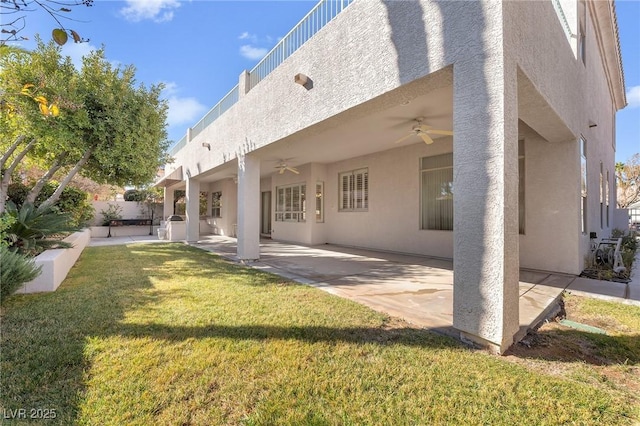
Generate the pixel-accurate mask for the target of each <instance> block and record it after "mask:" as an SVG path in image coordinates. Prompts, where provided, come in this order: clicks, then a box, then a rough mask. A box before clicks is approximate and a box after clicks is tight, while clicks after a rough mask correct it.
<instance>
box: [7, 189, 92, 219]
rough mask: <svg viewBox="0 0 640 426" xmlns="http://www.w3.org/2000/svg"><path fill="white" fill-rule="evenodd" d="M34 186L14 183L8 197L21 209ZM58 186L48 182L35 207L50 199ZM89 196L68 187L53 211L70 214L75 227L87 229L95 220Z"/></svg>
mask: <svg viewBox="0 0 640 426" xmlns="http://www.w3.org/2000/svg"><path fill="white" fill-rule="evenodd" d="M32 186H33V185H31V186H28V185H25V184H23V183H21V182H14V183H12V184H11V185H9V189H8V191H7V195H8V197H9V200H10V201H12V202H13V203H14V204H15V205H16V206H18V207H20V206H22V204H24V202H25V200H26V199H27V195H28V194H29V191H30V190H31V188H32ZM57 188H58V185H57V184H56V183H53V182H48V183H47V184H45V186H44V187H43V188H42V191H40V194H39V195H38V197H37V198H36V200H35V203H34V205H35V206H36V207H38V206H39V205H40V204H41V203H42V202H43V201H45V200H46V199H47V198H49V197H50V196H51V195H52V194H53V193H54V192H55V190H56V189H57ZM88 197H89V196H88V194H87V193H86V192H85V191H82V190H80V189H78V188H74V187H73V186H67V187H65V188H64V190H63V191H62V194H61V195H60V199H59V200H58V201H57V202H56V203H55V204H54V206H53V209H54V210H57V211H59V212H60V213H68V214H69V216H70V219H71V222H72V224H73V225H74V226H77V227H79V228H82V227H85V226H87V225H88V224H89V222H90V221H91V220H92V219H93V216H94V210H93V206H92V205H91V203H90V202H89V198H88Z"/></svg>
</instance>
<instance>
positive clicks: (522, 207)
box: [518, 140, 526, 234]
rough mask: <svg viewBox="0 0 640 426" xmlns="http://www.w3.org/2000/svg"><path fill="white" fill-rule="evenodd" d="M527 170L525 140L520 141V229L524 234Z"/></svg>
mask: <svg viewBox="0 0 640 426" xmlns="http://www.w3.org/2000/svg"><path fill="white" fill-rule="evenodd" d="M524 177H525V170H524V140H519V141H518V230H519V232H520V234H524V225H525V223H524V222H525V217H526V216H525V196H524V184H525V180H524Z"/></svg>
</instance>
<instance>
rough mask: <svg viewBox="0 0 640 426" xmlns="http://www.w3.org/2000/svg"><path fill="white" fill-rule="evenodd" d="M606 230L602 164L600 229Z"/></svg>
mask: <svg viewBox="0 0 640 426" xmlns="http://www.w3.org/2000/svg"><path fill="white" fill-rule="evenodd" d="M602 228H604V168H603V166H602V161H601V162H600V229H602Z"/></svg>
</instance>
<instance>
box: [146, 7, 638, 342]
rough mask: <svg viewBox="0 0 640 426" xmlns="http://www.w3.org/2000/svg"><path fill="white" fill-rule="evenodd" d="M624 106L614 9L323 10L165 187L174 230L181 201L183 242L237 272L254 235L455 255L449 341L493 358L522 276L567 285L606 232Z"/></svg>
mask: <svg viewBox="0 0 640 426" xmlns="http://www.w3.org/2000/svg"><path fill="white" fill-rule="evenodd" d="M625 105H626V99H625V87H624V77H623V72H622V64H621V56H620V49H619V42H618V30H617V24H616V15H615V8H614V4H613V3H612V2H610V1H590V0H586V1H582V0H580V1H577V0H548V1H505V2H501V1H495V0H490V1H471V2H456V1H432V0H422V1H383V0H327V1H321V2H320V3H318V5H317V6H316V7H315V8H314V9H313V10H312V11H311V12H310V14H309V15H307V17H306V18H305V19H303V21H301V23H300V24H299V25H298V26H297V27H296V28H294V29H293V30H292V31H291V32H290V33H289V34H288V35H287V36H286V37H284V38H283V39H282V41H281V42H280V43H279V44H278V45H277V46H276V47H275V48H274V49H273V51H272V52H271V53H269V54H268V55H267V57H266V58H265V59H264V60H263V61H262V62H261V63H259V64H258V65H257V66H256V68H254V69H253V70H251V71H250V72H247V71H245V72H243V73H242V74H241V75H240V78H239V83H238V85H237V86H236V87H234V88H233V89H232V90H231V91H230V92H229V94H228V95H227V96H226V97H225V98H224V99H223V100H221V101H220V103H219V104H218V105H216V106H215V107H214V108H213V109H212V110H211V111H210V112H209V113H208V114H207V115H206V116H205V117H204V118H203V119H202V120H201V121H200V122H198V123H197V124H195V125H194V126H193V127H192V128H190V129H189V131H188V132H187V135H186V136H185V137H184V138H183V139H182V140H181V141H179V142H178V143H177V144H176V145H175V146H174V148H173V149H172V151H171V154H172V155H173V157H174V158H175V161H174V162H173V163H171V164H168V165H167V166H166V173H165V175H164V177H162V178H161V179H159V180H158V182H157V183H156V185H157V186H162V187H164V188H165V195H166V197H165V203H166V204H165V212H164V213H165V216H169V215H171V214H173V213H174V212H173V211H172V209H173V199H174V191H175V190H176V189H182V190H186V194H187V205H186V221H185V222H183V224H181V226H183V227H184V229H185V231H184V236H181V237H174V239H175V238H183V239H186V240H188V241H197V240H198V239H199V238H200V234H201V233H203V234H204V233H215V234H220V235H231V236H237V239H238V256H239V258H241V259H246V260H252V259H258V258H259V257H260V245H259V242H260V238H261V237H269V238H272V239H274V240H279V241H287V242H297V243H301V244H305V245H315V244H324V243H332V244H340V245H345V246H354V247H363V248H369V249H377V250H386V251H393V252H401V253H411V254H419V255H424V256H434V257H442V258H452V259H453V261H454V307H453V316H454V318H453V326H454V328H455V329H457V330H459V331H460V336H461V337H462V338H464V339H469V340H472V341H475V342H479V343H481V344H485V345H489V346H493V347H496V348H498V349H499V350H500V349H504V348H507V347H508V346H510V345H511V344H512V342H513V337H514V335H515V333H516V332H517V330H518V294H517V293H518V273H519V268H521V267H522V268H531V269H535V270H543V271H553V272H561V273H568V274H578V273H579V272H580V271H581V270H582V269H583V266H584V262H585V257H586V256H587V254H588V253H589V248H590V237H593V234H592V233H596V234H597V236H598V238H600V237H606V236H608V235H609V232H610V230H611V228H612V223H611V222H612V219H611V216H612V215H613V213H612V209H614V206H615V204H616V203H615V190H614V153H615V113H616V111H617V110H619V109H621V108H623V107H624V106H625ZM201 192H206V193H207V194H208V197H209V203H208V204H209V207H208V210H207V212H206V214H205V215H204V216H203V217H202V218H201V217H200V212H199V210H198V208H199V194H200V193H201ZM201 219H202V220H201ZM176 226H177V225H176ZM174 235H179V234H178V233H177V232H176V233H174Z"/></svg>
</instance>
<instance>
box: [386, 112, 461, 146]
mask: <svg viewBox="0 0 640 426" xmlns="http://www.w3.org/2000/svg"><path fill="white" fill-rule="evenodd" d="M423 120H424V118H423V117H418V118H416V119H415V120H414V121H415V122H416V124H414V125H413V127H412V128H411V131H410V132H409V134H408V135H407V136H403V137H401V138H400V139H398V140H397V141H396V142H395V143H400V142H402V141H404V140H405V139H409V138H410V137H412V136H419V137H420V139H422V141H423V142H424V143H426V144H427V145H431V144H432V143H433V139H432V138H431V136H429V135H430V134H431V135H445V136H453V132H452V131H451V130H439V129H434V128H433V127H432V126H428V125H426V124H422V122H423Z"/></svg>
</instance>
